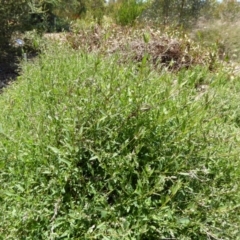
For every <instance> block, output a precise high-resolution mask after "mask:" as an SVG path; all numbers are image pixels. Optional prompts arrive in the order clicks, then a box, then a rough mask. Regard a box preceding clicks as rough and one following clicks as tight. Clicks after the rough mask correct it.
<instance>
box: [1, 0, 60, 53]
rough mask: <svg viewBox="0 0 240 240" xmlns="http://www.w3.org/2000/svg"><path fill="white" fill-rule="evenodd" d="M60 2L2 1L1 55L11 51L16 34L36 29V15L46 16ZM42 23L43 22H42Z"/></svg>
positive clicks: (41, 0) (52, 0)
mask: <svg viewBox="0 0 240 240" xmlns="http://www.w3.org/2000/svg"><path fill="white" fill-rule="evenodd" d="M57 1H58V0H0V16H1V18H0V26H1V28H0V53H1V57H2V56H4V54H7V53H8V51H9V50H10V49H11V38H12V36H13V34H14V33H16V32H24V31H26V30H31V29H33V28H35V26H34V21H33V16H34V14H35V15H36V14H44V12H45V11H49V9H47V8H50V7H51V6H54V4H56V3H57ZM40 21H41V20H40Z"/></svg>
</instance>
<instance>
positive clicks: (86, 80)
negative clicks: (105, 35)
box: [0, 45, 240, 240]
mask: <svg viewBox="0 0 240 240" xmlns="http://www.w3.org/2000/svg"><path fill="white" fill-rule="evenodd" d="M118 62H119V59H118V58H117V56H113V55H112V56H111V58H102V57H101V56H100V55H96V54H93V53H92V54H86V53H83V52H75V51H73V50H71V49H69V48H63V47H62V46H58V47H57V48H56V47H54V46H53V45H51V46H49V48H48V49H47V50H46V52H44V53H42V55H41V56H40V58H39V60H38V61H35V63H29V64H25V65H24V66H23V75H22V76H21V77H20V78H19V80H18V83H17V84H14V85H12V86H11V88H10V89H9V90H7V91H6V92H5V93H4V94H3V95H1V97H0V108H1V115H0V122H1V126H0V139H1V141H0V164H1V165H0V166H1V171H0V179H1V192H0V201H1V204H0V212H1V214H0V221H1V226H0V232H1V237H2V238H4V239H7V238H9V239H35V238H37V239H61V238H62V239H139V240H144V239H158V238H159V239H160V238H176V239H185V240H187V239H193V240H194V239H196V240H197V239H226V240H227V239H229V240H230V239H237V237H238V236H239V227H238V226H239V222H240V219H239V216H240V214H239V200H240V194H239V192H240V191H239V184H238V183H239V169H240V166H239V160H238V158H239V148H238V138H239V137H238V133H239V129H238V125H237V124H238V117H237V116H238V114H237V112H236V111H237V108H236V106H237V104H238V102H239V100H240V99H239V94H235V93H237V92H238V91H237V89H238V88H239V86H238V85H239V83H238V82H237V81H236V82H231V81H228V79H227V76H226V75H224V74H219V75H217V74H215V73H214V74H212V73H209V72H208V70H207V69H206V68H203V67H195V68H192V69H189V70H181V71H180V72H178V73H176V74H173V73H171V74H169V73H167V72H165V71H162V72H161V73H160V74H159V73H158V72H155V71H154V70H153V69H151V68H149V66H148V65H145V66H144V67H143V68H139V66H138V65H136V64H133V63H131V62H128V63H127V64H122V65H119V64H118ZM201 86H208V88H205V89H207V90H202V89H204V88H201ZM237 86H238V87H237ZM236 87H237V88H236ZM233 89H236V92H235V93H234V91H233ZM233 99H235V100H234V101H233Z"/></svg>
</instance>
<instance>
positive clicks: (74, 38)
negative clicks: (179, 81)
mask: <svg viewBox="0 0 240 240" xmlns="http://www.w3.org/2000/svg"><path fill="white" fill-rule="evenodd" d="M66 40H67V42H68V43H69V44H70V46H71V47H72V48H73V49H82V50H85V51H86V52H98V53H101V54H104V55H111V54H114V53H118V54H119V55H120V59H121V62H126V61H129V60H132V61H135V62H142V61H143V59H144V58H145V59H147V60H148V62H150V63H151V64H153V65H154V66H155V67H159V66H160V67H167V68H169V69H174V70H179V69H182V68H189V67H190V66H192V65H197V64H203V65H208V66H209V67H212V65H213V62H214V59H213V57H212V56H213V55H214V54H212V55H211V54H209V51H208V50H207V49H204V48H202V47H201V46H200V45H198V44H196V43H194V42H193V41H192V40H190V38H189V37H188V36H186V35H184V34H181V33H180V32H172V33H170V34H169V33H163V32H161V31H159V30H156V29H153V28H150V27H144V28H129V27H120V26H117V25H111V26H108V27H106V28H104V27H100V26H98V25H95V26H91V27H90V28H86V29H81V30H80V31H77V32H76V31H75V32H72V33H68V34H67V35H66Z"/></svg>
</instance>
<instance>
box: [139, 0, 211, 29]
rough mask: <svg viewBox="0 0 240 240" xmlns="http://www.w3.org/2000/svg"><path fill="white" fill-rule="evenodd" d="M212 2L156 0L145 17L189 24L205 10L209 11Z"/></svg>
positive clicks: (167, 22) (169, 22)
mask: <svg viewBox="0 0 240 240" xmlns="http://www.w3.org/2000/svg"><path fill="white" fill-rule="evenodd" d="M212 2H213V1H212V0H154V1H153V3H152V5H151V7H150V8H149V9H148V10H147V11H145V13H144V14H143V17H144V18H148V19H151V20H153V21H156V22H160V23H163V24H165V25H169V24H177V25H182V26H189V25H191V24H192V23H194V22H195V21H196V20H197V19H198V18H199V16H200V15H201V13H202V12H203V11H207V9H208V8H209V7H210V5H211V4H212Z"/></svg>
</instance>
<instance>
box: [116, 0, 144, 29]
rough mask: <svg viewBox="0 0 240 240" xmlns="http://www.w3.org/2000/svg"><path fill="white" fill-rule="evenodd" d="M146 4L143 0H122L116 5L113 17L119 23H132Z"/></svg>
mask: <svg viewBox="0 0 240 240" xmlns="http://www.w3.org/2000/svg"><path fill="white" fill-rule="evenodd" d="M146 6H147V4H146V3H144V2H143V1H136V0H123V1H120V3H118V4H117V6H116V10H115V11H116V12H115V16H114V17H115V19H116V22H117V23H118V24H120V25H123V26H125V25H133V24H134V23H135V22H136V19H137V18H138V17H139V16H140V15H141V13H142V12H143V10H144V9H145V8H146Z"/></svg>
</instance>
